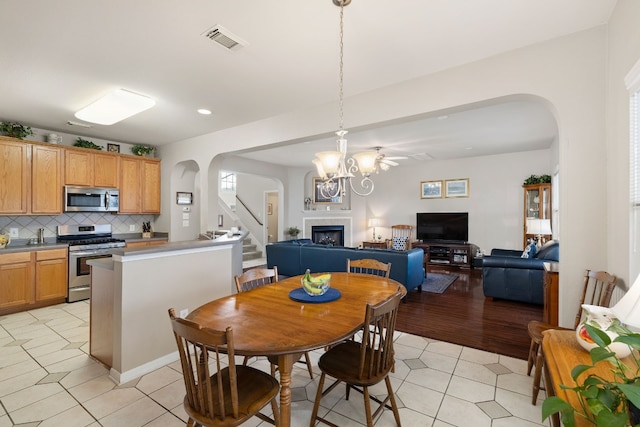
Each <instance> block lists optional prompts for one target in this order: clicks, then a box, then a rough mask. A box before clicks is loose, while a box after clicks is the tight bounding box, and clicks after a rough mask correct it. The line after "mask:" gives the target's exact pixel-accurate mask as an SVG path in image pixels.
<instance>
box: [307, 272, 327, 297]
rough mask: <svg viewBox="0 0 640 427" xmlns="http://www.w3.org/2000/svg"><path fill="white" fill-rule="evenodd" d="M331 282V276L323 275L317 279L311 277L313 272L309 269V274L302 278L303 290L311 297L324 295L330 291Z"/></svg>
mask: <svg viewBox="0 0 640 427" xmlns="http://www.w3.org/2000/svg"><path fill="white" fill-rule="evenodd" d="M330 280H331V274H322V275H320V276H317V277H313V276H311V272H310V271H309V269H307V272H306V273H305V274H304V276H303V277H302V280H301V282H302V288H303V289H304V291H305V292H306V293H307V294H309V295H311V296H320V295H323V294H324V293H325V292H327V290H328V289H329V282H330Z"/></svg>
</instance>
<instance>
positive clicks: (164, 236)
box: [0, 232, 169, 254]
mask: <svg viewBox="0 0 640 427" xmlns="http://www.w3.org/2000/svg"><path fill="white" fill-rule="evenodd" d="M113 237H114V238H116V239H122V240H124V241H126V242H138V241H145V242H146V241H149V240H168V238H169V233H157V232H154V233H153V237H151V238H145V239H143V238H142V233H127V234H114V235H113ZM44 241H45V243H42V244H35V245H32V244H30V243H29V239H13V240H12V241H11V243H10V244H9V246H7V247H5V248H4V249H0V254H7V253H15V252H32V251H42V250H47V249H66V248H68V247H69V244H67V243H58V242H57V241H56V238H55V237H50V238H46V239H45V240H44Z"/></svg>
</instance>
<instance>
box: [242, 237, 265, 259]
mask: <svg viewBox="0 0 640 427" xmlns="http://www.w3.org/2000/svg"><path fill="white" fill-rule="evenodd" d="M256 258H262V251H258V250H256V245H254V244H253V243H252V242H251V238H250V237H247V238H245V239H244V240H243V241H242V261H248V260H251V259H256Z"/></svg>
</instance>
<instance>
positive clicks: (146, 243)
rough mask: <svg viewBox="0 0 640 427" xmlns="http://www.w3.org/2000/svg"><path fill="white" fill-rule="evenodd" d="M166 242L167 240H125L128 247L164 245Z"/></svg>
mask: <svg viewBox="0 0 640 427" xmlns="http://www.w3.org/2000/svg"><path fill="white" fill-rule="evenodd" d="M165 243H167V240H147V241H140V240H138V241H136V242H127V247H128V248H139V247H142V246H157V245H164V244H165Z"/></svg>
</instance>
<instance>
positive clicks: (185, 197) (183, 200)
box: [176, 191, 193, 205]
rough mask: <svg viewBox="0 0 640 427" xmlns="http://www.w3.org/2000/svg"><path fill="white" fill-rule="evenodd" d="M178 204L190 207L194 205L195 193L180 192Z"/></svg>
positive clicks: (178, 193) (177, 199) (177, 197)
mask: <svg viewBox="0 0 640 427" xmlns="http://www.w3.org/2000/svg"><path fill="white" fill-rule="evenodd" d="M176 203H177V204H178V205H190V204H192V203H193V193H187V192H186V191H178V192H177V193H176Z"/></svg>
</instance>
